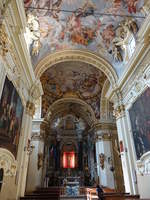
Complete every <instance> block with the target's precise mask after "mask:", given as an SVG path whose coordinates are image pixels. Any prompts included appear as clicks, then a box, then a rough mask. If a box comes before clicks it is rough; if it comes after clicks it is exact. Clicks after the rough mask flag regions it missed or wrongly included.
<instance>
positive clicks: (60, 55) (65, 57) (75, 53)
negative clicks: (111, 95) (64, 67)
mask: <svg viewBox="0 0 150 200" xmlns="http://www.w3.org/2000/svg"><path fill="white" fill-rule="evenodd" d="M67 61H80V62H84V63H88V64H91V65H93V66H94V67H96V68H98V69H99V70H101V71H102V72H103V73H104V74H105V75H106V76H107V77H108V79H109V81H110V83H111V85H112V87H113V88H115V87H116V84H117V80H118V77H117V74H116V72H115V69H114V68H113V67H112V66H111V64H109V63H108V62H107V61H106V60H105V59H104V58H101V57H100V56H98V55H96V54H94V53H91V52H89V51H87V50H63V51H59V52H56V53H52V54H49V55H48V56H46V57H45V58H44V59H42V60H41V61H40V62H39V63H38V64H37V66H36V68H35V76H36V77H37V78H40V77H41V75H42V74H43V73H44V72H45V71H46V70H47V69H48V68H50V67H52V66H53V65H55V64H57V63H61V62H67Z"/></svg>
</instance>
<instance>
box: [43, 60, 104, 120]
mask: <svg viewBox="0 0 150 200" xmlns="http://www.w3.org/2000/svg"><path fill="white" fill-rule="evenodd" d="M105 80H106V76H105V75H104V73H102V72H101V71H99V70H98V69H96V68H94V67H92V66H91V65H88V64H84V63H81V62H65V63H60V64H57V65H55V66H53V67H51V68H50V69H48V70H47V71H46V72H44V74H43V75H42V77H41V82H42V85H43V90H44V93H45V94H46V95H45V96H43V115H45V113H46V112H47V109H48V108H49V106H50V105H52V103H53V102H54V101H56V100H58V99H60V98H63V97H65V96H66V95H67V94H68V95H69V96H75V97H77V98H80V99H82V100H84V101H86V102H87V103H88V104H89V105H90V106H91V107H92V108H93V110H94V112H95V116H96V118H99V117H100V96H101V91H102V86H103V84H104V81H105ZM45 104H47V106H46V105H45ZM44 107H45V110H44Z"/></svg>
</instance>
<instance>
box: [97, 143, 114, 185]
mask: <svg viewBox="0 0 150 200" xmlns="http://www.w3.org/2000/svg"><path fill="white" fill-rule="evenodd" d="M100 153H104V155H105V158H106V159H105V164H104V165H105V167H104V169H101V167H100V161H99V154H100ZM110 156H112V155H111V142H110V141H102V140H100V141H98V142H97V143H96V158H97V173H98V176H99V179H100V184H101V185H103V186H105V187H109V188H112V189H114V188H115V183H114V175H113V172H111V171H110V165H109V164H108V157H110Z"/></svg>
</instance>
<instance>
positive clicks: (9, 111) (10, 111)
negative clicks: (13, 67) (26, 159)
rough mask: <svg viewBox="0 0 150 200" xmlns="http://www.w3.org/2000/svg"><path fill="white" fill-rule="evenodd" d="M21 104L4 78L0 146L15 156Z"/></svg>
mask: <svg viewBox="0 0 150 200" xmlns="http://www.w3.org/2000/svg"><path fill="white" fill-rule="evenodd" d="M22 114H23V105H22V102H21V99H20V97H19V95H18V93H17V91H16V89H15V87H14V86H13V84H12V83H11V82H10V81H9V80H8V78H6V80H5V83H4V88H3V92H2V97H1V100H0V147H3V148H6V149H8V150H9V151H11V152H12V153H13V154H14V156H15V157H16V156H17V149H18V144H19V137H20V130H21V122H22Z"/></svg>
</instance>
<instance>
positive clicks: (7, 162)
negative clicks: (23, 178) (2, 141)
mask: <svg viewBox="0 0 150 200" xmlns="http://www.w3.org/2000/svg"><path fill="white" fill-rule="evenodd" d="M0 168H2V169H3V170H4V176H15V175H16V170H17V161H16V160H15V157H14V155H13V154H12V153H11V152H10V151H8V150H7V149H4V148H0Z"/></svg>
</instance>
